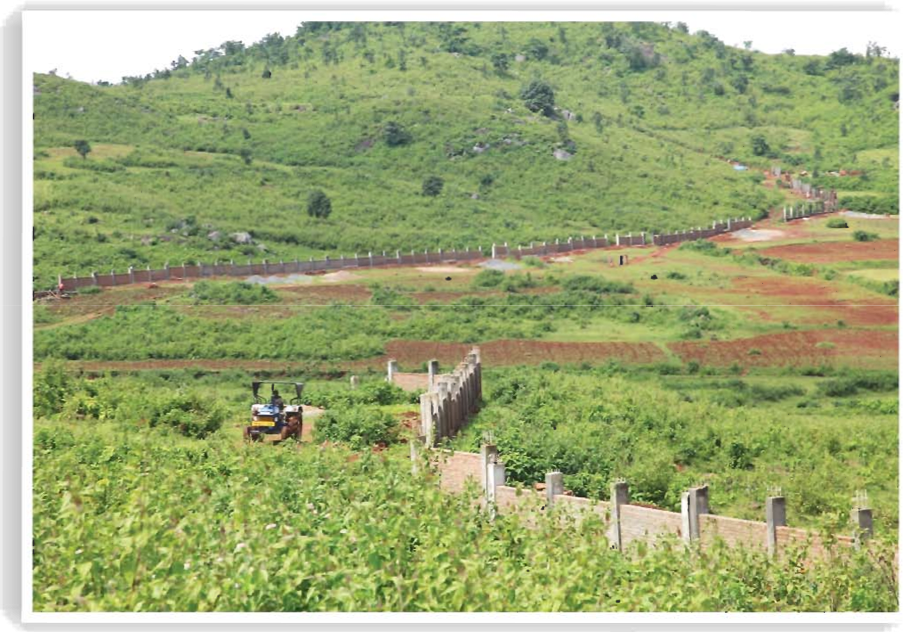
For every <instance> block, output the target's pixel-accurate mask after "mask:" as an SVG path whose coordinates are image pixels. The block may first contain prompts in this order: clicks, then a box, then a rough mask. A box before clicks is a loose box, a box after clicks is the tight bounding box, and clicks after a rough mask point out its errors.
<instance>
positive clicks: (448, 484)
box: [411, 442, 872, 557]
mask: <svg viewBox="0 0 903 632" xmlns="http://www.w3.org/2000/svg"><path fill="white" fill-rule="evenodd" d="M422 445H423V444H422V442H412V443H411V446H412V447H411V458H412V460H413V462H414V467H413V469H414V470H415V472H416V471H419V468H418V467H417V463H418V460H419V459H420V454H419V450H420V449H421V446H422ZM428 457H429V460H430V467H432V468H433V469H434V470H435V471H436V472H437V473H438V475H439V485H440V487H441V489H443V490H445V491H447V492H450V493H460V492H462V491H464V489H465V487H466V485H467V481H468V480H470V481H472V483H473V484H475V485H477V486H478V488H480V489H481V490H482V494H481V497H480V504H481V505H482V506H483V507H485V508H486V509H487V510H488V511H490V512H491V514H492V515H496V514H511V513H518V514H519V515H520V516H521V517H522V519H523V520H524V521H525V524H527V525H528V526H532V525H535V524H536V522H537V520H538V517H539V515H541V514H542V513H554V514H555V515H558V516H560V517H568V518H570V519H575V520H578V521H579V520H583V519H585V518H586V517H588V516H595V517H596V518H598V519H599V520H601V521H602V524H603V525H604V526H606V528H607V534H608V540H609V543H610V546H611V548H616V549H623V548H625V547H627V546H628V545H630V544H631V543H633V542H644V543H646V544H647V545H649V546H655V545H656V543H657V542H658V541H659V540H660V539H661V538H662V537H664V536H676V537H678V538H679V539H681V540H683V541H684V542H685V543H687V544H690V543H697V544H698V545H699V546H700V547H702V548H709V547H711V546H713V545H715V544H716V542H719V541H720V542H723V543H724V544H727V545H728V546H739V547H745V548H751V549H756V550H760V551H763V552H767V553H768V554H769V555H772V556H774V555H780V554H781V553H782V551H784V550H786V549H787V548H788V547H798V546H805V547H807V548H808V550H809V552H810V554H811V555H812V556H813V557H819V556H826V555H830V554H831V553H832V552H837V551H839V550H843V549H849V548H854V547H858V546H861V545H863V543H865V542H866V541H867V539H868V538H869V537H870V536H871V534H872V520H871V510H870V509H868V508H866V507H865V506H864V503H862V502H859V501H855V504H854V507H853V510H852V512H851V514H850V516H851V522H852V525H853V529H851V532H852V535H835V536H833V537H830V538H828V539H825V537H823V536H822V535H820V534H819V533H817V532H814V531H810V530H806V529H798V528H792V527H788V526H787V524H786V505H785V499H784V497H783V496H769V497H768V498H766V503H765V514H766V516H765V517H766V520H765V521H764V522H760V521H755V520H742V519H738V518H730V517H728V516H719V515H715V514H712V513H710V511H709V503H708V498H709V488H708V486H700V487H693V488H690V489H688V490H687V491H686V492H684V494H683V496H682V498H681V511H680V513H678V512H674V511H667V510H664V509H658V508H654V507H648V506H643V505H635V504H631V503H630V498H629V489H628V485H627V483H626V482H625V481H617V482H615V483H614V484H612V489H611V500H609V501H594V500H590V499H588V498H582V497H579V496H573V495H570V494H569V493H567V492H565V490H564V489H563V476H562V474H561V472H550V473H548V474H547V475H546V480H545V483H543V484H536V485H534V486H533V487H526V488H522V487H513V486H511V485H506V480H505V467H504V463H503V462H502V461H501V459H500V457H499V453H498V449H497V448H496V447H495V446H494V445H491V444H484V445H483V446H482V448H481V451H480V453H479V454H477V453H473V452H460V451H455V452H450V451H443V450H436V449H433V450H428ZM860 500H861V499H860Z"/></svg>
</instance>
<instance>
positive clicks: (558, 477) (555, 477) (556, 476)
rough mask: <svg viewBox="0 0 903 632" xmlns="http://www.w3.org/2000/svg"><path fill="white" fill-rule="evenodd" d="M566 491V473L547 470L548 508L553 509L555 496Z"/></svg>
mask: <svg viewBox="0 0 903 632" xmlns="http://www.w3.org/2000/svg"><path fill="white" fill-rule="evenodd" d="M563 493H564V474H562V473H561V472H558V471H555V472H546V509H551V508H552V506H553V505H554V504H555V496H556V495H559V494H563Z"/></svg>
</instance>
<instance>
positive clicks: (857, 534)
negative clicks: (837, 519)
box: [850, 493, 873, 547]
mask: <svg viewBox="0 0 903 632" xmlns="http://www.w3.org/2000/svg"><path fill="white" fill-rule="evenodd" d="M867 505H868V502H867V500H866V496H865V493H859V494H857V496H856V497H855V498H854V499H853V510H852V511H851V512H850V519H851V520H852V522H853V529H854V531H853V537H854V538H855V541H856V546H857V547H859V546H861V545H862V543H863V542H865V541H866V540H868V539H869V538H870V537H872V534H873V525H872V510H871V509H870V508H869V507H867Z"/></svg>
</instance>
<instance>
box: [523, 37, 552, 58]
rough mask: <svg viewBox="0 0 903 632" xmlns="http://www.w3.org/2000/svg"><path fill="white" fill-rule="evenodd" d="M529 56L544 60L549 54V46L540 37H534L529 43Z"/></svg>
mask: <svg viewBox="0 0 903 632" xmlns="http://www.w3.org/2000/svg"><path fill="white" fill-rule="evenodd" d="M526 52H527V58H528V59H535V60H536V61H542V60H543V59H545V58H546V56H547V55H548V54H549V47H548V46H546V44H545V42H543V41H542V40H540V39H537V38H535V37H534V38H532V39H531V40H530V41H529V42H528V43H527V51H526Z"/></svg>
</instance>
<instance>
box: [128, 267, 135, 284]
mask: <svg viewBox="0 0 903 632" xmlns="http://www.w3.org/2000/svg"><path fill="white" fill-rule="evenodd" d="M134 282H135V268H134V267H132V266H129V283H134Z"/></svg>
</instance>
